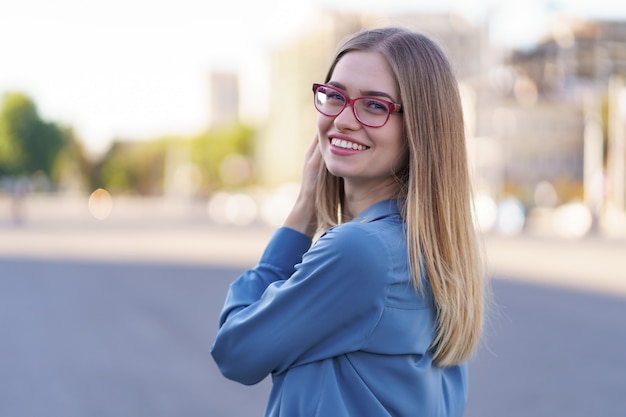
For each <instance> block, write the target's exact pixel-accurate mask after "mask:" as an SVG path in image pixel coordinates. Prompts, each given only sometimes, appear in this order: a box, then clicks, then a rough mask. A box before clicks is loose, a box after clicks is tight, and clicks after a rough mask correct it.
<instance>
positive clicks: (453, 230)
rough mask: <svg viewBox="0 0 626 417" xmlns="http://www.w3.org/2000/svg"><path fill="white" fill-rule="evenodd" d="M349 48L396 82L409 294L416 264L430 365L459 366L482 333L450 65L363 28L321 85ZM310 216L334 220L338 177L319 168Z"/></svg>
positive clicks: (425, 46)
mask: <svg viewBox="0 0 626 417" xmlns="http://www.w3.org/2000/svg"><path fill="white" fill-rule="evenodd" d="M351 51H369V52H378V53H380V54H382V55H383V56H384V57H385V58H386V59H387V61H388V63H389V65H390V66H391V69H392V71H393V73H394V76H395V79H396V80H397V83H398V87H399V91H400V101H401V103H402V108H403V112H404V115H403V118H404V133H405V136H406V141H407V147H408V151H409V164H408V167H407V168H406V169H405V170H404V171H403V172H401V173H399V174H397V179H398V182H399V185H400V187H399V189H400V192H399V195H398V199H399V201H400V202H401V212H402V216H403V219H404V221H405V223H406V231H407V243H408V252H409V254H408V255H409V263H410V268H411V271H412V272H411V273H412V280H413V283H414V285H415V287H416V289H417V290H420V289H421V288H422V287H421V277H420V265H421V262H422V260H423V263H424V265H423V266H424V268H425V270H426V273H427V276H428V280H429V283H430V286H431V287H432V291H433V295H434V298H435V305H436V309H437V322H436V335H435V339H434V341H433V343H432V346H431V348H432V349H433V355H434V360H435V363H437V364H438V365H440V366H450V365H455V364H459V363H461V362H463V361H465V360H466V359H468V358H469V356H471V354H472V353H473V352H474V350H475V349H476V346H477V344H478V341H479V338H480V335H481V333H482V326H483V315H484V306H483V303H484V300H483V298H484V288H483V275H484V272H483V267H482V260H481V256H480V251H479V245H478V238H477V232H476V230H475V227H474V221H473V210H472V190H471V183H470V178H469V171H468V163H467V153H466V148H465V131H464V124H463V113H462V107H461V99H460V96H459V91H458V87H457V82H456V79H455V76H454V74H453V71H452V69H451V66H450V64H449V62H448V60H447V58H446V56H445V55H444V53H443V51H442V50H441V49H440V48H439V46H438V45H437V44H436V43H434V42H433V41H432V40H431V39H429V38H428V37H426V36H424V35H422V34H418V33H415V32H412V31H409V30H406V29H402V28H383V29H372V30H365V31H362V32H359V33H357V34H355V35H353V36H352V37H351V38H349V39H348V40H347V41H346V42H345V43H343V45H341V46H340V47H339V49H338V51H337V53H336V55H335V59H334V60H333V62H332V64H331V66H330V69H329V71H328V74H327V76H326V81H328V80H330V78H331V76H332V74H333V70H334V68H335V66H336V64H337V62H339V60H340V59H341V58H342V57H343V56H344V55H345V54H347V53H349V52H351ZM318 183H319V185H320V190H319V192H318V201H317V208H318V215H319V221H320V226H321V227H322V228H323V229H325V228H328V227H330V226H333V225H336V224H339V223H340V222H341V211H342V205H343V195H344V194H343V179H341V178H338V177H335V176H333V175H332V174H330V173H329V172H328V170H326V168H325V167H322V168H321V171H320V181H319V182H318Z"/></svg>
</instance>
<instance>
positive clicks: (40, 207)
mask: <svg viewBox="0 0 626 417" xmlns="http://www.w3.org/2000/svg"><path fill="white" fill-rule="evenodd" d="M80 202H81V201H80V200H78V201H72V200H63V201H61V200H41V201H31V202H29V206H28V207H27V210H26V214H27V216H25V220H24V222H23V223H22V224H21V225H16V224H13V223H12V222H11V221H10V219H8V218H7V217H6V215H4V213H7V211H6V210H3V207H2V204H1V201H0V256H3V257H36V258H52V259H54V258H59V259H78V260H100V261H137V262H171V263H195V264H207V265H208V264H212V265H215V264H221V265H232V266H238V267H242V268H246V267H249V266H252V265H254V264H255V263H256V261H257V260H258V258H259V256H260V255H261V253H262V251H263V248H264V247H265V244H266V242H267V241H268V239H269V238H270V236H271V234H272V232H273V227H269V226H266V225H262V224H258V223H255V224H253V225H251V226H245V227H236V226H224V225H216V224H214V223H212V222H211V221H210V220H208V219H207V216H206V212H205V211H204V210H205V206H202V205H198V206H192V207H186V208H184V209H183V208H180V207H178V208H176V206H175V205H163V204H161V205H155V204H154V202H152V203H150V202H144V203H145V206H140V205H138V204H127V206H126V208H125V211H124V214H125V215H124V216H120V217H117V218H110V219H107V220H105V221H99V220H96V219H94V218H93V217H91V216H90V215H89V213H88V212H87V211H86V209H85V207H84V205H81V204H80ZM2 215H4V216H5V217H4V218H3V217H1V216H2ZM484 242H485V252H486V258H487V268H488V273H489V275H490V276H495V277H497V278H499V279H517V280H524V281H528V282H535V283H544V284H550V285H558V286H568V287H573V288H579V289H584V290H593V291H600V292H605V293H615V294H621V295H626V239H621V238H604V237H601V236H588V237H585V238H582V239H578V240H566V239H558V238H550V237H538V236H530V235H525V234H522V235H518V236H516V237H512V236H503V235H497V234H489V235H486V236H485V238H484Z"/></svg>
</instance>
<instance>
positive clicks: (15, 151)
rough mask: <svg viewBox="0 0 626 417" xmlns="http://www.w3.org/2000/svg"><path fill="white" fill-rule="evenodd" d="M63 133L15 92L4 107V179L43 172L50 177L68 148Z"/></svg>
mask: <svg viewBox="0 0 626 417" xmlns="http://www.w3.org/2000/svg"><path fill="white" fill-rule="evenodd" d="M66 144H67V143H66V140H65V136H64V134H63V131H62V130H61V129H60V128H59V127H58V126H57V125H56V124H54V123H50V122H46V121H44V120H42V119H41V117H40V116H39V113H38V112H37V108H36V106H35V103H34V102H33V101H32V100H31V99H30V98H29V97H28V96H26V95H25V94H23V93H17V92H11V93H6V94H5V95H4V96H3V99H2V103H1V106H0V175H9V176H20V175H32V174H34V173H35V172H43V173H44V174H45V175H46V176H48V177H50V176H51V174H52V170H53V167H54V163H55V159H56V157H57V155H58V153H59V151H60V150H61V149H63V147H65V146H66Z"/></svg>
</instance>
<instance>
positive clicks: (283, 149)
mask: <svg viewBox="0 0 626 417" xmlns="http://www.w3.org/2000/svg"><path fill="white" fill-rule="evenodd" d="M319 13H320V15H319V16H318V18H317V19H318V20H319V21H320V22H323V24H319V25H315V26H314V27H311V28H308V29H307V30H303V31H300V32H299V33H297V35H295V36H293V37H292V38H290V39H289V40H288V41H285V42H283V43H282V44H281V45H280V46H279V47H274V48H273V49H268V50H267V51H266V52H265V54H266V58H267V62H269V71H268V72H269V76H268V77H267V80H266V85H265V91H266V93H265V94H258V95H257V96H256V98H251V97H248V96H250V95H251V94H256V92H250V91H249V90H246V89H245V88H244V87H245V86H246V85H247V84H246V82H248V83H249V81H247V80H246V79H245V77H246V74H241V73H237V72H234V71H211V72H210V73H207V74H206V78H207V91H206V94H207V97H208V106H207V107H208V108H207V110H206V123H205V126H206V127H205V128H204V129H202V130H199V131H197V132H196V133H192V134H164V135H161V136H157V137H154V138H152V139H150V138H148V139H146V138H141V139H142V140H137V139H138V138H132V137H128V138H125V137H118V138H112V142H111V144H110V146H109V147H108V149H105V150H104V152H100V153H99V154H97V155H94V154H90V153H89V152H87V151H86V150H85V147H84V145H83V143H82V138H81V137H78V136H77V134H76V132H75V130H74V129H73V128H72V125H71V121H70V122H69V123H68V122H67V121H64V122H58V121H55V120H45V119H44V118H43V117H42V116H41V115H40V114H39V112H38V108H37V103H36V98H35V97H29V96H28V95H27V94H26V93H24V92H20V91H9V92H5V93H4V95H3V97H2V103H1V108H0V111H1V113H0V190H1V192H2V200H7V199H12V200H13V203H12V204H13V209H12V210H13V211H12V216H13V220H14V221H15V222H20V221H23V220H25V218H26V216H27V213H26V210H25V209H23V208H21V206H20V205H21V203H22V201H23V200H24V199H27V198H29V196H33V195H35V196H41V195H42V193H43V194H46V193H48V194H53V195H54V196H56V197H57V198H60V197H75V196H77V195H85V194H86V196H87V197H88V196H90V195H91V196H92V197H93V198H92V208H93V207H95V206H96V205H97V204H99V205H100V206H102V205H104V207H105V208H106V207H107V204H108V203H107V201H108V200H109V199H110V200H111V210H112V211H111V212H110V213H107V212H106V210H104V211H103V209H102V208H101V209H99V212H98V213H97V214H96V213H95V212H94V213H92V214H93V215H94V216H96V217H101V218H104V217H108V216H109V215H110V216H115V211H116V209H114V208H113V207H114V206H115V204H114V202H115V201H116V200H118V199H119V200H120V201H122V200H123V199H124V198H130V197H131V196H132V197H136V196H143V197H151V198H154V197H161V198H169V199H177V200H181V199H183V200H187V201H188V202H194V204H198V202H199V201H202V200H203V201H205V202H206V206H207V209H206V215H207V218H208V219H212V220H214V221H218V222H230V223H235V224H238V225H247V224H249V223H251V222H253V221H257V220H260V221H266V222H270V223H271V222H272V220H271V219H270V217H273V216H272V214H271V213H272V212H273V211H276V210H278V208H277V205H279V206H280V205H281V204H280V202H283V201H286V199H289V198H291V197H292V196H293V192H294V191H293V190H294V188H295V187H294V186H293V184H294V183H297V181H298V179H299V175H300V166H301V161H302V155H303V153H304V149H305V146H306V144H307V143H308V141H309V140H310V137H311V136H312V134H313V132H314V131H315V124H314V123H315V119H314V118H315V114H314V111H313V110H312V106H311V97H310V96H311V93H310V91H309V90H310V87H309V86H310V85H311V84H312V83H313V82H316V81H319V80H320V79H322V78H323V76H324V75H325V74H324V71H325V68H326V67H327V65H328V63H329V60H330V58H331V56H332V53H333V50H334V47H335V46H336V45H337V43H338V42H339V41H340V40H341V39H342V38H344V37H345V36H346V35H347V34H349V33H351V32H353V31H355V30H358V29H360V28H364V27H368V26H377V25H382V24H392V25H401V26H405V27H409V28H412V29H415V30H417V31H421V32H424V33H426V34H429V35H431V36H432V37H434V38H435V39H436V40H437V41H438V42H439V43H440V44H441V45H442V47H443V48H444V49H445V51H446V52H447V53H448V55H449V56H450V58H451V60H452V62H453V64H454V66H455V68H456V72H457V76H458V80H459V84H460V89H461V92H462V96H463V103H464V108H465V113H466V123H467V133H468V152H469V155H470V159H471V161H472V167H473V176H474V184H475V190H476V207H477V214H478V219H479V222H480V225H481V227H482V229H483V231H485V232H489V231H496V232H499V233H507V234H516V233H520V232H523V231H525V232H533V233H549V234H556V235H559V236H565V237H581V236H584V235H586V234H588V233H595V232H600V233H603V234H609V235H614V234H620V233H624V231H625V230H626V224H625V220H624V212H625V209H626V207H625V190H626V181H625V178H626V168H625V165H626V164H625V161H626V150H625V149H626V147H625V145H624V144H625V141H626V140H625V136H626V133H625V132H626V87H625V81H624V79H625V77H626V41H625V39H626V22H624V21H620V20H616V21H612V20H583V19H581V18H572V17H566V16H563V17H562V18H559V19H555V20H554V22H553V23H552V26H551V28H550V30H549V31H548V32H546V33H545V34H544V36H543V37H542V38H541V40H540V41H539V42H538V43H537V44H535V45H533V46H532V47H526V48H524V49H522V50H515V49H505V48H503V47H498V46H495V45H493V44H492V42H490V38H489V34H488V31H487V28H486V27H485V26H475V25H474V24H472V23H471V22H470V21H468V20H467V19H465V18H464V17H463V16H462V15H459V14H454V13H439V14H423V13H422V14H417V13H416V14H405V13H403V14H397V15H380V14H362V13H356V12H345V11H344V12H341V11H332V10H326V11H321V12H319ZM245 100H248V101H250V100H256V101H257V103H256V106H257V108H262V109H263V111H264V113H263V114H262V115H261V116H259V115H258V114H257V115H250V114H247V113H246V109H245V108H242V106H241V102H242V101H245ZM94 191H95V192H96V193H95V194H93V195H92V194H91V193H92V192H94ZM277 199H278V200H280V201H279V203H276V201H277ZM6 204H8V203H6ZM6 204H5V205H6ZM263 213H265V215H263ZM281 215H282V212H281V213H278V214H277V215H276V216H274V217H276V218H281Z"/></svg>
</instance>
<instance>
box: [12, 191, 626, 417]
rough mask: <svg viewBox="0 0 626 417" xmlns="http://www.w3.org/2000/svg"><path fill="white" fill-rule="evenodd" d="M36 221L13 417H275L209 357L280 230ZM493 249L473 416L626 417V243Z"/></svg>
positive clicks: (18, 281)
mask: <svg viewBox="0 0 626 417" xmlns="http://www.w3.org/2000/svg"><path fill="white" fill-rule="evenodd" d="M0 203H1V201H0ZM5 203H6V202H5ZM118 207H119V205H118ZM155 207H157V209H158V208H159V207H162V211H159V210H157V209H155ZM174 208H176V207H174ZM27 209H28V210H26V214H27V215H28V216H27V217H26V218H25V221H24V222H23V223H21V224H14V223H13V222H12V221H11V220H10V219H9V218H7V217H6V212H7V211H6V210H0V417H43V416H45V417H85V416H87V417H100V416H101V417H160V416H163V417H172V416H176V417H179V416H180V417H194V416H203V417H207V416H210V417H248V416H249V417H254V416H262V415H263V411H264V407H265V402H266V398H267V395H268V392H269V389H270V381H269V379H266V380H265V381H263V382H262V383H260V384H258V385H256V386H242V385H239V384H237V383H234V382H231V381H228V380H226V379H225V378H223V377H222V375H221V374H220V373H219V371H218V369H217V367H216V366H215V364H214V363H213V361H212V359H211V356H210V354H209V349H210V346H211V344H212V342H213V338H214V336H215V333H216V331H217V319H218V314H219V311H220V309H221V307H222V303H223V300H224V296H225V294H226V291H227V288H228V285H229V283H230V282H231V281H232V280H233V279H235V278H236V277H237V276H238V275H239V274H240V273H241V272H242V271H244V270H245V269H246V268H247V267H250V266H252V265H253V264H254V263H255V262H256V260H257V259H258V257H259V255H260V253H261V251H262V250H263V247H264V245H265V243H266V242H267V239H268V238H269V236H270V235H271V233H272V229H271V228H269V227H267V226H262V225H258V224H257V225H252V226H249V227H245V228H237V227H230V226H220V225H215V224H211V223H210V222H207V220H206V213H205V212H204V211H203V210H202V209H198V210H195V211H193V210H192V211H189V210H188V209H185V210H178V209H177V210H173V208H172V206H170V205H167V206H166V205H158V204H157V205H155V204H154V202H153V203H151V204H149V205H148V204H146V205H145V206H140V205H137V204H136V203H134V204H133V205H129V206H128V207H127V209H126V210H125V211H122V212H123V214H124V215H123V216H119V217H117V218H116V217H112V218H110V219H108V220H106V221H102V222H101V221H96V220H94V219H93V218H92V217H90V216H89V213H85V210H86V209H85V208H84V205H83V204H82V200H77V201H76V202H69V203H67V202H64V201H63V200H53V199H44V200H42V201H41V202H39V203H38V204H35V203H34V202H31V203H30V205H29V206H28V207H27ZM120 211H121V210H120ZM2 213H5V214H2ZM172 213H175V214H176V215H173V214H172ZM3 216H5V217H3ZM485 247H486V255H487V261H488V272H489V275H490V277H491V278H492V279H491V284H492V289H493V302H492V303H491V304H490V309H489V314H488V317H489V321H488V323H487V328H486V332H485V337H484V340H483V344H482V345H481V347H480V349H479V351H478V354H477V356H476V357H475V358H474V359H472V361H471V362H470V370H471V374H470V378H471V381H470V396H469V402H468V406H467V412H466V417H560V416H568V417H596V416H602V417H625V416H626V238H619V239H605V238H602V237H599V236H589V237H586V238H584V239H580V240H574V241H566V240H560V239H554V238H550V237H545V236H544V237H537V236H518V237H509V236H495V235H494V236H487V237H486V240H485ZM329 417H332V416H329Z"/></svg>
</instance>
